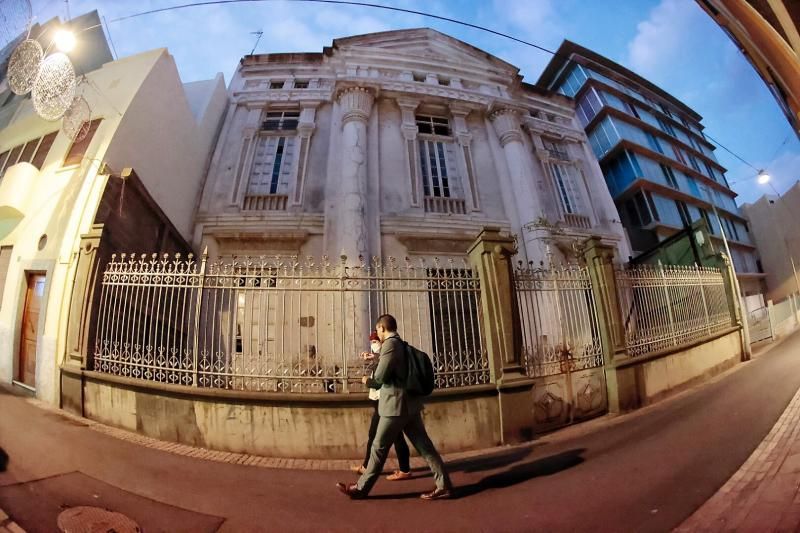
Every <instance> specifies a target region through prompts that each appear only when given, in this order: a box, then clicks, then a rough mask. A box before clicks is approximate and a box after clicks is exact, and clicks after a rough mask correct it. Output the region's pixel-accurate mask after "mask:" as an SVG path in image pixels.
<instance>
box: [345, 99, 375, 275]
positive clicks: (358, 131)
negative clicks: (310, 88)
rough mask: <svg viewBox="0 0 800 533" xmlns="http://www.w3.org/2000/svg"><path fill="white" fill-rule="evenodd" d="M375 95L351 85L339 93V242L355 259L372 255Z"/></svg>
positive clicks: (352, 260)
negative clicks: (369, 212)
mask: <svg viewBox="0 0 800 533" xmlns="http://www.w3.org/2000/svg"><path fill="white" fill-rule="evenodd" d="M374 100H375V98H374V96H373V95H372V92H371V91H370V90H369V89H364V88H361V87H351V88H348V89H344V90H343V91H342V92H340V93H339V105H340V106H341V110H342V143H341V153H340V157H341V165H342V166H341V169H342V179H341V182H340V189H339V195H338V198H339V202H338V206H337V209H336V217H337V221H336V233H337V235H336V244H337V247H338V249H339V251H340V252H342V253H343V254H344V255H346V256H347V257H348V261H349V262H355V261H357V260H358V257H359V256H360V255H361V256H363V257H365V258H369V246H368V243H369V239H368V236H367V232H368V231H369V229H368V225H367V218H366V201H367V121H368V120H369V116H370V112H371V111H372V104H373V102H374Z"/></svg>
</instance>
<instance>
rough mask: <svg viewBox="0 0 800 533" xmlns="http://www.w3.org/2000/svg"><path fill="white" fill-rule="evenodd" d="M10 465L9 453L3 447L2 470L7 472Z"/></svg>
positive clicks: (1, 454)
mask: <svg viewBox="0 0 800 533" xmlns="http://www.w3.org/2000/svg"><path fill="white" fill-rule="evenodd" d="M7 467H8V454H7V453H6V451H5V450H4V449H3V448H0V472H5V471H6V468H7Z"/></svg>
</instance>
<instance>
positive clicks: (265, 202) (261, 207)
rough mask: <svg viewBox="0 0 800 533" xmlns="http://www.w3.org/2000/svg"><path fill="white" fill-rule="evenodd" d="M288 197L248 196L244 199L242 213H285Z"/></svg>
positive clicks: (278, 195) (277, 195)
mask: <svg viewBox="0 0 800 533" xmlns="http://www.w3.org/2000/svg"><path fill="white" fill-rule="evenodd" d="M288 200H289V197H288V196H286V195H285V194H263V195H256V194H248V195H247V196H245V197H244V203H243V204H242V210H243V211H286V204H287V202H288Z"/></svg>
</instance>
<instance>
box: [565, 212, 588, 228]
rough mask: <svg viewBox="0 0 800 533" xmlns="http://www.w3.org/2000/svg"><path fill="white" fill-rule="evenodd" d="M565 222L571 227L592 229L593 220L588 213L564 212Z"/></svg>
mask: <svg viewBox="0 0 800 533" xmlns="http://www.w3.org/2000/svg"><path fill="white" fill-rule="evenodd" d="M564 224H565V225H566V226H569V227H571V228H580V229H591V228H592V221H591V219H590V218H589V217H587V216H586V215H578V214H575V213H565V214H564Z"/></svg>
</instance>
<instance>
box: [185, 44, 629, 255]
mask: <svg viewBox="0 0 800 533" xmlns="http://www.w3.org/2000/svg"><path fill="white" fill-rule="evenodd" d="M229 90H230V96H231V103H230V108H229V109H228V113H227V116H226V119H225V124H224V126H223V130H222V134H221V137H220V141H219V143H218V145H217V148H216V151H215V153H214V157H213V159H212V162H211V167H210V170H209V174H208V178H207V181H206V185H205V189H204V192H203V197H202V201H201V205H200V209H199V212H198V217H197V225H196V232H195V244H196V245H199V246H202V247H205V246H208V249H209V254H210V255H211V256H212V257H214V256H228V255H248V254H249V255H262V254H268V255H272V254H283V255H299V256H307V255H310V256H316V257H319V256H322V255H327V256H329V257H331V258H339V257H340V256H341V255H345V256H347V258H348V261H353V262H358V261H359V259H358V258H359V257H361V258H364V259H366V260H369V258H370V257H383V258H386V257H388V256H394V257H399V258H403V257H412V258H413V257H425V256H450V257H454V256H461V257H466V252H467V248H468V246H469V244H470V243H471V242H472V241H473V240H474V238H475V236H476V235H477V234H478V233H479V232H480V231H481V229H482V228H483V227H485V226H496V227H499V228H500V229H502V230H503V231H504V232H505V233H506V234H513V235H515V236H516V237H517V245H518V248H519V251H520V254H521V255H520V257H519V259H521V260H525V261H533V262H534V263H535V264H536V265H539V264H542V263H544V262H546V261H547V260H548V259H549V258H551V257H552V258H554V259H558V260H565V259H569V260H574V258H575V249H576V246H578V244H579V243H580V242H582V241H583V240H585V238H586V237H587V236H588V235H590V234H596V235H600V236H602V238H603V239H604V240H605V241H606V242H608V243H611V244H613V245H614V246H615V247H617V249H618V252H619V253H618V255H619V256H621V257H627V254H628V244H627V241H626V237H625V235H624V232H623V229H622V226H621V223H620V221H619V217H618V215H617V212H616V209H615V207H614V204H613V201H612V200H611V197H610V196H609V194H608V191H607V190H606V188H605V185H604V183H603V180H602V173H601V171H600V168H599V166H598V165H597V162H596V159H595V157H594V155H593V153H592V151H591V149H590V147H589V143H588V142H587V139H586V136H585V135H584V133H583V131H582V129H581V126H580V124H579V123H578V121H577V118H576V115H575V109H574V106H573V104H572V102H571V101H570V100H569V99H567V98H564V97H562V96H560V95H556V94H552V93H551V92H548V91H544V90H541V89H538V88H536V87H533V86H531V85H529V84H526V83H523V82H522V79H521V76H520V75H519V70H518V69H517V68H516V67H514V66H513V65H510V64H508V63H506V62H504V61H502V60H500V59H498V58H496V57H493V56H491V55H489V54H487V53H486V52H484V51H482V50H479V49H477V48H475V47H473V46H470V45H468V44H466V43H463V42H461V41H458V40H456V39H454V38H452V37H449V36H447V35H444V34H441V33H439V32H436V31H434V30H430V29H414V30H401V31H389V32H382V33H375V34H369V35H362V36H356V37H347V38H342V39H336V40H334V41H333V44H332V46H330V47H326V48H325V49H324V51H323V52H322V53H299V54H268V55H254V56H246V57H244V58H243V59H242V60H241V62H240V65H239V68H238V69H237V72H236V74H235V76H234V79H233V80H232V82H231V85H230V89H229Z"/></svg>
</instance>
